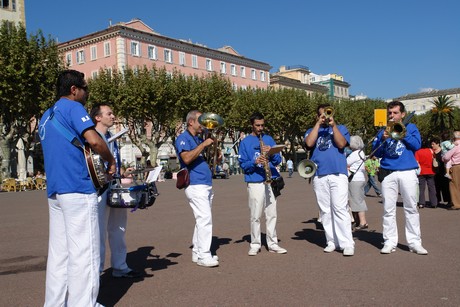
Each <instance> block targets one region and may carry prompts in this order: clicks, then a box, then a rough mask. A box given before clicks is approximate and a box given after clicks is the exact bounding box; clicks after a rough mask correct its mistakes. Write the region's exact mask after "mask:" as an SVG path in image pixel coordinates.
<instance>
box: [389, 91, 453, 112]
mask: <svg viewBox="0 0 460 307" xmlns="http://www.w3.org/2000/svg"><path fill="white" fill-rule="evenodd" d="M442 95H446V96H447V97H450V98H451V100H452V101H453V102H454V105H455V106H457V107H460V88H452V89H445V90H432V91H428V92H422V93H416V94H407V95H404V96H401V97H397V98H394V100H399V101H401V102H402V103H404V106H405V107H406V110H407V112H412V111H414V112H415V114H416V115H419V114H423V113H426V112H428V111H430V110H431V109H432V108H433V101H434V100H435V99H436V98H438V97H439V96H442Z"/></svg>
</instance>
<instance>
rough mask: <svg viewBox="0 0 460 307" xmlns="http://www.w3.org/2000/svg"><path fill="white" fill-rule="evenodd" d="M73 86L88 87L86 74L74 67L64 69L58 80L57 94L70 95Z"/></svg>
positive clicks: (60, 95)
mask: <svg viewBox="0 0 460 307" xmlns="http://www.w3.org/2000/svg"><path fill="white" fill-rule="evenodd" d="M72 86H76V87H79V88H84V87H86V83H85V74H84V73H82V72H79V71H76V70H73V69H69V70H64V71H62V72H61V73H60V74H59V76H58V78H57V82H56V89H57V96H58V97H62V96H67V95H70V89H71V87H72Z"/></svg>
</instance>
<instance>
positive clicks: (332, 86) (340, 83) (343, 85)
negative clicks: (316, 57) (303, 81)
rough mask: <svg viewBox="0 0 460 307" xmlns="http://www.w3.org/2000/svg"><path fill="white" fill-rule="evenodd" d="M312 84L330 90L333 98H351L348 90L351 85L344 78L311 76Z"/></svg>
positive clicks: (331, 75)
mask: <svg viewBox="0 0 460 307" xmlns="http://www.w3.org/2000/svg"><path fill="white" fill-rule="evenodd" d="M310 82H311V83H313V84H319V85H322V86H325V87H327V88H328V90H329V96H330V97H331V98H350V94H349V92H348V88H349V87H350V83H348V82H345V81H344V80H343V76H340V75H337V74H327V75H317V74H313V73H312V74H310Z"/></svg>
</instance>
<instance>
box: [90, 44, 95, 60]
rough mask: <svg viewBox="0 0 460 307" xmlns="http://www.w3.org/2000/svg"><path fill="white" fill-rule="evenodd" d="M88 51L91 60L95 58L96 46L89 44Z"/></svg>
mask: <svg viewBox="0 0 460 307" xmlns="http://www.w3.org/2000/svg"><path fill="white" fill-rule="evenodd" d="M90 51H91V61H94V60H96V59H97V48H96V46H91V47H90Z"/></svg>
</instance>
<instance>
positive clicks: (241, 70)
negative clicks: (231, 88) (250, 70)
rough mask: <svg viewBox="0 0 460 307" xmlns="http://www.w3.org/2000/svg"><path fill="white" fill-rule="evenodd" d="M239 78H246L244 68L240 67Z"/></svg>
mask: <svg viewBox="0 0 460 307" xmlns="http://www.w3.org/2000/svg"><path fill="white" fill-rule="evenodd" d="M240 77H241V78H246V67H244V66H241V68H240Z"/></svg>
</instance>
